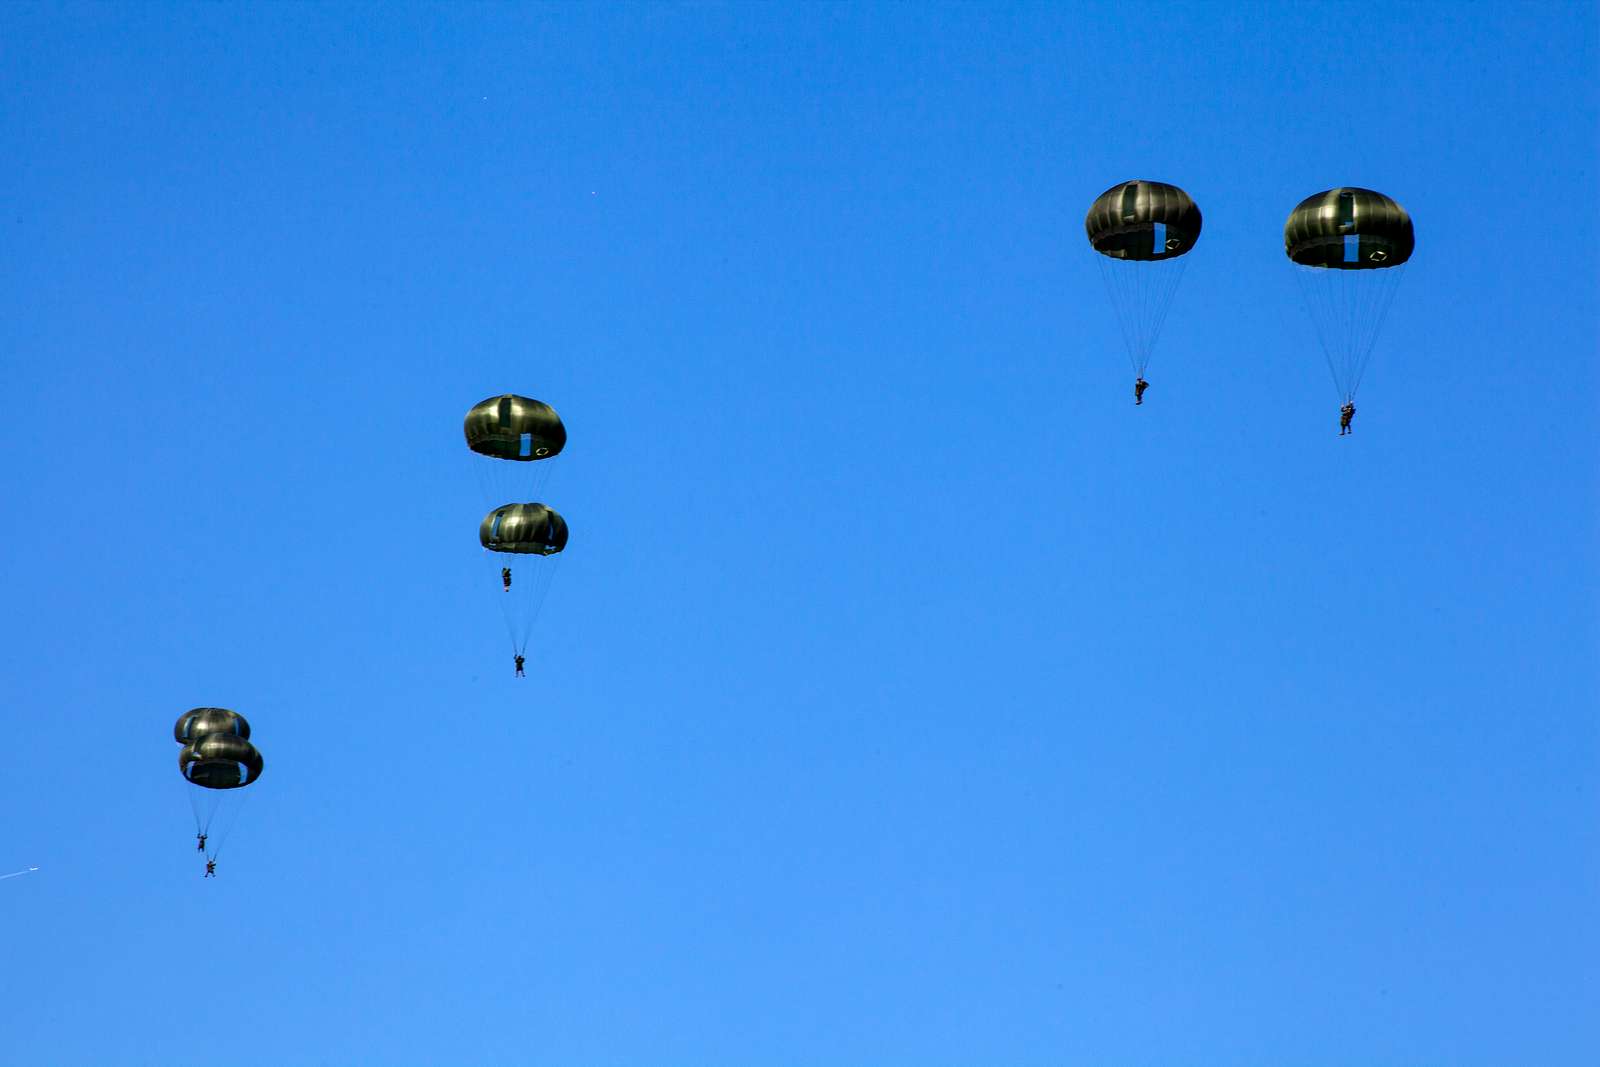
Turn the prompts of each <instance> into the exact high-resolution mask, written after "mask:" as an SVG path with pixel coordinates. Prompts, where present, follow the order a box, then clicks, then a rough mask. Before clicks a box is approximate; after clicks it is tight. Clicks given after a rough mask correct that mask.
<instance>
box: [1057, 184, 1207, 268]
mask: <svg viewBox="0 0 1600 1067" xmlns="http://www.w3.org/2000/svg"><path fill="white" fill-rule="evenodd" d="M1083 228H1084V230H1085V231H1086V232H1087V233H1088V235H1089V244H1091V245H1092V246H1094V250H1095V251H1096V252H1099V253H1100V254H1101V255H1103V256H1110V257H1111V258H1112V259H1135V260H1148V259H1172V258H1173V257H1175V256H1181V255H1183V254H1184V253H1185V252H1187V251H1189V249H1191V248H1193V247H1194V245H1195V242H1196V241H1198V240H1200V208H1199V206H1198V205H1196V204H1195V202H1194V200H1193V199H1191V198H1190V196H1189V194H1188V193H1186V192H1184V191H1183V190H1182V189H1179V188H1178V187H1177V186H1176V185H1168V184H1167V183H1166V182H1145V181H1131V182H1123V183H1121V184H1120V185H1113V186H1112V187H1111V188H1109V189H1107V190H1106V191H1105V192H1103V193H1101V194H1100V195H1099V196H1097V197H1095V201H1094V203H1093V204H1090V205H1089V214H1088V217H1087V218H1085V219H1084V220H1083Z"/></svg>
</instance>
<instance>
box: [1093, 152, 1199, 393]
mask: <svg viewBox="0 0 1600 1067" xmlns="http://www.w3.org/2000/svg"><path fill="white" fill-rule="evenodd" d="M1083 225H1084V230H1085V232H1086V233H1087V234H1088V237H1089V244H1090V246H1091V247H1092V248H1093V249H1094V250H1095V251H1096V252H1098V253H1100V254H1099V256H1097V257H1096V262H1097V263H1099V264H1100V274H1101V277H1103V278H1104V279H1105V282H1106V289H1107V291H1108V292H1109V293H1110V296H1111V306H1112V308H1113V310H1114V311H1115V312H1116V316H1117V322H1118V324H1119V325H1120V326H1121V327H1122V336H1123V340H1124V342H1125V343H1126V345H1127V349H1128V361H1129V363H1131V364H1132V366H1133V370H1134V373H1135V374H1136V375H1138V376H1139V377H1143V376H1144V371H1145V368H1146V366H1147V365H1148V364H1149V362H1150V354H1151V352H1152V351H1154V349H1155V344H1156V339H1157V338H1158V337H1159V336H1160V334H1161V327H1162V324H1163V323H1164V322H1165V321H1166V317H1167V311H1168V310H1169V309H1170V308H1171V306H1172V298H1173V295H1174V294H1176V293H1177V291H1178V283H1179V282H1180V281H1182V280H1183V268H1184V263H1185V262H1186V261H1185V260H1184V259H1183V256H1184V255H1185V253H1187V252H1188V251H1189V250H1190V249H1192V248H1193V247H1194V246H1195V242H1197V241H1198V240H1200V228H1201V217H1200V208H1199V206H1198V205H1197V204H1196V203H1195V202H1194V200H1193V199H1192V198H1191V197H1190V196H1189V194H1188V193H1186V192H1184V191H1183V190H1182V189H1180V188H1178V187H1177V186H1176V185H1168V184H1166V183H1165V182H1150V181H1129V182H1122V183H1121V184H1119V185H1113V186H1112V187H1111V188H1109V189H1107V190H1106V191H1105V192H1103V193H1101V194H1100V195H1099V196H1098V197H1096V198H1095V201H1094V203H1093V204H1091V205H1090V206H1089V214H1088V216H1087V217H1086V218H1085V219H1084V223H1083Z"/></svg>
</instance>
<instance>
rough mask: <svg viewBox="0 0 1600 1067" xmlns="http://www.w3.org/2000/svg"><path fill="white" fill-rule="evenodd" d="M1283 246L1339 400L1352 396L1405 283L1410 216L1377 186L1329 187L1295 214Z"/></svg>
mask: <svg viewBox="0 0 1600 1067" xmlns="http://www.w3.org/2000/svg"><path fill="white" fill-rule="evenodd" d="M1283 247H1284V254H1285V255H1287V256H1288V257H1289V259H1290V260H1291V261H1292V262H1293V263H1294V264H1295V274H1296V276H1297V277H1298V279H1299V281H1300V289H1301V293H1302V294H1303V295H1304V297H1305V302H1306V309H1307V311H1308V312H1309V313H1310V315H1311V319H1312V322H1313V324H1314V325H1315V328H1316V331H1317V338H1318V340H1319V341H1320V342H1321V344H1322V351H1323V354H1324V355H1325V356H1326V357H1327V361H1328V372H1329V374H1330V375H1331V376H1332V377H1333V384H1334V388H1335V389H1337V390H1338V393H1339V397H1340V399H1341V400H1346V401H1351V400H1354V398H1355V395H1356V390H1357V389H1359V388H1360V387H1361V379H1362V378H1363V377H1364V376H1365V375H1366V371H1367V365H1368V363H1369V362H1370V361H1371V358H1372V350H1373V347H1374V346H1375V345H1376V343H1377V340H1378V333H1379V331H1380V330H1381V329H1382V327H1383V321H1384V319H1385V318H1386V317H1387V316H1388V313H1389V307H1390V305H1391V304H1393V303H1394V296H1395V292H1396V290H1397V289H1398V288H1399V286H1400V278H1401V275H1402V273H1403V271H1402V270H1401V269H1400V268H1402V267H1403V266H1404V265H1405V263H1406V262H1407V261H1408V260H1409V259H1410V258H1411V253H1412V251H1413V250H1414V249H1415V248H1416V234H1415V233H1414V231H1413V229H1412V225H1411V216H1410V215H1409V214H1407V213H1406V210H1405V208H1403V207H1401V206H1400V205H1399V204H1397V203H1396V202H1395V201H1394V200H1392V199H1390V198H1389V197H1387V196H1385V195H1383V194H1382V193H1377V192H1373V191H1372V190H1371V189H1358V188H1354V187H1348V186H1347V187H1341V188H1338V189H1328V190H1326V191H1324V192H1320V193H1317V194H1316V195H1315V196H1308V197H1306V198H1305V199H1304V200H1302V201H1300V203H1299V204H1298V205H1296V206H1295V209H1294V210H1293V211H1291V212H1290V213H1289V219H1288V221H1287V222H1285V223H1284V226H1283Z"/></svg>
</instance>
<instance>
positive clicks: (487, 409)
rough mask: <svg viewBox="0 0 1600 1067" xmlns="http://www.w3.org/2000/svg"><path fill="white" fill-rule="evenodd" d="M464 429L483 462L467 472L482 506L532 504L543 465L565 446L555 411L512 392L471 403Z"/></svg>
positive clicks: (539, 491)
mask: <svg viewBox="0 0 1600 1067" xmlns="http://www.w3.org/2000/svg"><path fill="white" fill-rule="evenodd" d="M464 429H465V431H466V435H467V447H468V448H470V449H472V451H474V452H476V453H477V454H478V455H479V456H482V457H484V459H485V460H486V462H481V463H474V464H473V470H474V471H475V472H476V473H477V476H478V484H479V487H480V488H481V489H482V490H483V494H484V498H485V499H484V504H485V505H486V506H488V507H494V506H495V505H496V504H502V503H504V502H506V501H507V500H519V499H520V500H537V499H538V498H539V497H540V496H542V495H543V492H544V484H545V482H546V481H548V480H549V477H550V471H551V465H550V464H549V463H547V462H544V461H546V460H551V459H554V458H555V457H556V456H559V455H560V454H561V450H562V449H563V448H565V447H566V445H567V428H566V426H564V425H562V422H561V416H560V415H557V414H556V409H555V408H553V407H551V406H550V405H549V404H546V403H543V402H541V401H538V400H531V399H529V398H528V397H525V396H517V395H516V394H514V393H505V394H503V395H501V396H491V397H490V398H489V399H487V400H484V401H481V402H479V403H477V404H474V405H473V406H472V409H471V410H470V411H468V412H467V418H466V423H465V426H464Z"/></svg>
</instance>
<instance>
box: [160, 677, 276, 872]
mask: <svg viewBox="0 0 1600 1067" xmlns="http://www.w3.org/2000/svg"><path fill="white" fill-rule="evenodd" d="M172 736H173V738H174V739H175V740H176V741H177V742H178V744H180V745H182V746H183V750H182V751H181V752H179V753H178V772H179V773H180V774H182V775H183V778H184V781H185V782H186V783H187V784H188V785H189V786H192V787H193V788H191V789H189V790H188V793H189V802H190V806H191V807H192V808H193V810H194V828H195V835H196V836H197V837H198V838H199V839H200V841H201V844H202V850H203V851H204V852H205V854H206V859H207V860H215V859H216V858H217V853H218V852H219V851H220V850H221V848H222V842H223V840H224V839H225V838H226V836H227V832H228V830H229V829H231V828H232V822H233V821H234V819H235V818H237V816H238V808H239V805H238V804H232V803H230V802H231V800H232V798H233V796H234V790H238V789H241V788H243V787H244V786H247V785H249V784H251V783H252V782H254V781H255V780H256V779H257V778H260V777H261V768H262V765H263V764H262V759H261V752H260V751H259V750H258V749H257V748H256V747H255V745H253V744H251V743H250V724H249V723H248V722H247V721H245V717H244V716H243V715H240V714H239V713H238V712H236V711H230V710H228V709H227V708H192V709H190V710H189V711H186V712H184V713H183V714H182V715H180V716H178V721H177V724H176V725H175V726H173V728H172ZM224 807H227V808H229V809H230V811H229V817H228V819H227V821H226V825H223V826H222V827H221V831H222V832H221V833H220V834H218V835H213V834H212V832H211V828H212V824H213V823H214V822H215V821H216V819H217V817H218V815H219V814H221V813H222V811H223V809H224Z"/></svg>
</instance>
